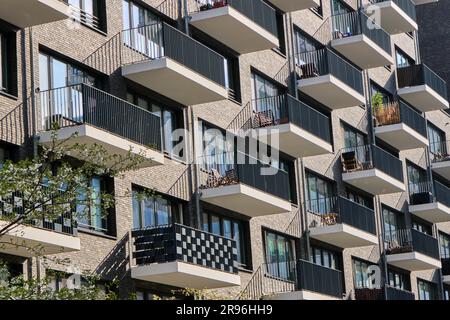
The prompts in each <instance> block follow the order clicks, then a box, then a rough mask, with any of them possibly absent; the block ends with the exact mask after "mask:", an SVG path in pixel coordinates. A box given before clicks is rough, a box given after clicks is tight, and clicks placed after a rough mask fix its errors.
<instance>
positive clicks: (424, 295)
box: [417, 279, 437, 300]
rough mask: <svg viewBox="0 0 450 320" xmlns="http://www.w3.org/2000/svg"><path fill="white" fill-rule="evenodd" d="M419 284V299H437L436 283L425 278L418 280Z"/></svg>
mask: <svg viewBox="0 0 450 320" xmlns="http://www.w3.org/2000/svg"><path fill="white" fill-rule="evenodd" d="M417 286H418V290H419V300H435V299H436V297H437V294H436V291H437V289H436V284H435V283H431V282H428V281H425V280H420V279H419V280H417Z"/></svg>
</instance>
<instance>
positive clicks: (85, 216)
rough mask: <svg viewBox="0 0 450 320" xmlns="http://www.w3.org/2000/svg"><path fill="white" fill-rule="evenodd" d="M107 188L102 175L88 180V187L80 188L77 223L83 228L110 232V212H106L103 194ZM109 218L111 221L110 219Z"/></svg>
mask: <svg viewBox="0 0 450 320" xmlns="http://www.w3.org/2000/svg"><path fill="white" fill-rule="evenodd" d="M106 190H107V187H106V181H105V180H104V179H103V178H101V177H93V178H90V179H87V180H86V188H83V190H80V191H79V192H78V196H77V205H76V212H77V223H78V226H79V227H81V228H85V229H89V230H93V231H98V232H103V233H109V232H111V231H112V230H110V229H111V228H110V226H108V222H109V221H110V220H111V219H110V217H109V214H107V213H106V212H104V210H103V206H102V202H101V201H102V199H101V198H102V197H101V194H102V193H104V192H105V191H106ZM108 220H109V221H108Z"/></svg>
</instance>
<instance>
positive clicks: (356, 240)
mask: <svg viewBox="0 0 450 320" xmlns="http://www.w3.org/2000/svg"><path fill="white" fill-rule="evenodd" d="M309 235H310V237H311V238H313V239H316V240H319V241H322V242H325V243H329V244H332V245H334V246H337V247H339V248H356V247H364V246H372V245H377V244H378V238H377V236H376V235H373V234H371V233H369V232H365V231H363V230H359V229H357V228H355V227H352V226H350V225H347V224H336V225H332V226H323V227H314V228H310V229H309Z"/></svg>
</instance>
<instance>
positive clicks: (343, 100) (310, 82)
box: [297, 74, 366, 110]
mask: <svg viewBox="0 0 450 320" xmlns="http://www.w3.org/2000/svg"><path fill="white" fill-rule="evenodd" d="M297 85H298V88H299V89H300V91H302V92H304V93H306V94H307V95H309V96H310V97H312V98H314V99H315V100H317V101H319V102H320V103H322V104H324V105H326V106H327V107H329V108H330V109H332V110H335V109H340V108H348V107H354V106H359V105H363V104H365V101H366V100H365V98H364V96H363V95H362V94H360V93H359V92H357V91H356V90H354V89H353V88H351V87H350V86H348V85H346V84H345V83H344V82H342V81H341V80H339V79H338V78H336V77H335V76H333V75H330V74H328V75H324V76H318V77H313V78H306V79H301V80H299V81H298V82H297Z"/></svg>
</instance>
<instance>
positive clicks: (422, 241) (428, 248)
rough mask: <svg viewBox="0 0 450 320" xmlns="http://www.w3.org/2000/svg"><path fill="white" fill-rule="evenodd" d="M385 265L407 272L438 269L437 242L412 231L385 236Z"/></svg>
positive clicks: (439, 265)
mask: <svg viewBox="0 0 450 320" xmlns="http://www.w3.org/2000/svg"><path fill="white" fill-rule="evenodd" d="M385 249H386V254H387V263H388V264H390V265H392V266H395V267H398V268H401V269H404V270H409V271H421V270H433V269H440V268H441V266H442V264H441V261H440V260H439V244H438V240H437V239H435V238H433V237H432V236H429V235H427V234H425V233H422V232H420V231H417V230H414V229H400V230H397V231H395V232H392V233H388V234H386V235H385Z"/></svg>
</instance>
